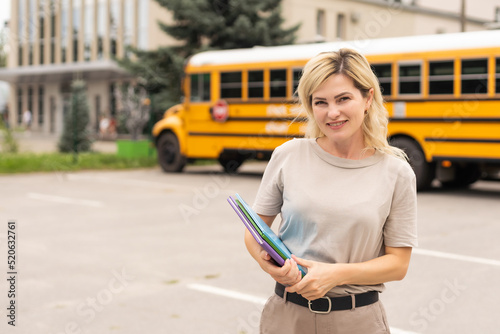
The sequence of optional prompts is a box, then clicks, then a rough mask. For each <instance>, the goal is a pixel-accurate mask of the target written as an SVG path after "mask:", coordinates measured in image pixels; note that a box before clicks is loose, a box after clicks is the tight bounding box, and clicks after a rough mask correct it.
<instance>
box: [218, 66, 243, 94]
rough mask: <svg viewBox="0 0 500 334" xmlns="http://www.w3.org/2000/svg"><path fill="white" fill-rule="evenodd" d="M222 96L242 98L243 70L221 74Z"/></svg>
mask: <svg viewBox="0 0 500 334" xmlns="http://www.w3.org/2000/svg"><path fill="white" fill-rule="evenodd" d="M220 97H221V98H241V72H223V73H221V74H220Z"/></svg>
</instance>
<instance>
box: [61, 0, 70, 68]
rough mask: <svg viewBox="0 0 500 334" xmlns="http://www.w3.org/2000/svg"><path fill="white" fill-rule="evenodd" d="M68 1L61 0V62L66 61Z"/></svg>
mask: <svg viewBox="0 0 500 334" xmlns="http://www.w3.org/2000/svg"><path fill="white" fill-rule="evenodd" d="M69 30H70V29H69V0H61V61H62V62H63V63H65V62H67V61H68V38H69V36H68V31H69Z"/></svg>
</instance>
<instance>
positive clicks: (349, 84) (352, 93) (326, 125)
mask: <svg viewBox="0 0 500 334" xmlns="http://www.w3.org/2000/svg"><path fill="white" fill-rule="evenodd" d="M372 98H373V89H370V91H369V92H368V94H367V97H363V95H362V94H361V91H360V90H359V89H357V88H356V87H355V86H354V82H353V81H352V79H351V78H349V77H347V76H345V75H343V74H334V75H332V76H330V77H329V78H328V79H327V80H326V81H325V82H323V84H321V86H319V88H318V89H317V90H316V91H315V92H314V93H313V94H312V110H313V114H314V118H315V120H316V123H317V124H318V127H319V128H320V130H321V132H323V133H324V134H325V136H326V137H327V138H328V139H329V141H331V142H332V143H334V144H336V145H342V146H346V145H347V146H350V145H359V144H361V146H362V147H361V148H363V146H364V138H363V130H362V127H361V126H362V124H363V120H364V117H365V110H368V108H369V107H370V104H371V102H372Z"/></svg>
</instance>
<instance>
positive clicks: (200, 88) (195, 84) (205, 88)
mask: <svg viewBox="0 0 500 334" xmlns="http://www.w3.org/2000/svg"><path fill="white" fill-rule="evenodd" d="M200 101H210V74H209V73H202V74H191V102H200Z"/></svg>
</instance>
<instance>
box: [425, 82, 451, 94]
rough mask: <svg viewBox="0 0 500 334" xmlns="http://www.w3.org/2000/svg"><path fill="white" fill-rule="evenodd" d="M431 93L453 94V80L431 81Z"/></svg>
mask: <svg viewBox="0 0 500 334" xmlns="http://www.w3.org/2000/svg"><path fill="white" fill-rule="evenodd" d="M429 94H436V95H437V94H453V81H450V80H444V81H439V80H436V81H431V82H429Z"/></svg>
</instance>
